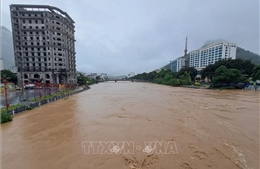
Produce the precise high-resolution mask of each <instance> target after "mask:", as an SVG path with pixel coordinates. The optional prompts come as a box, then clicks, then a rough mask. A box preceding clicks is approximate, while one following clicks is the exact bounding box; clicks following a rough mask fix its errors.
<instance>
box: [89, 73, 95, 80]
mask: <svg viewBox="0 0 260 169" xmlns="http://www.w3.org/2000/svg"><path fill="white" fill-rule="evenodd" d="M87 76H88V77H89V78H90V79H95V80H96V78H97V73H91V74H89V75H87Z"/></svg>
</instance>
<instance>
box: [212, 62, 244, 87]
mask: <svg viewBox="0 0 260 169" xmlns="http://www.w3.org/2000/svg"><path fill="white" fill-rule="evenodd" d="M246 81H247V79H246V78H245V77H243V76H242V74H241V71H240V70H238V69H232V68H231V69H228V68H227V67H226V66H220V67H219V68H217V70H216V71H215V75H214V76H213V80H212V82H213V84H214V85H217V84H228V85H229V84H237V83H240V82H241V83H242V82H246Z"/></svg>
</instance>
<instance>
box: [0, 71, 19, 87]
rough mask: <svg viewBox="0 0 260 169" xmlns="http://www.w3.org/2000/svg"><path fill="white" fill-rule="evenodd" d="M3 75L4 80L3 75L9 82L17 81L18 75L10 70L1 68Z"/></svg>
mask: <svg viewBox="0 0 260 169" xmlns="http://www.w3.org/2000/svg"><path fill="white" fill-rule="evenodd" d="M1 77H2V80H3V77H6V78H7V81H8V82H13V83H15V84H16V83H17V75H16V74H15V73H13V72H12V71H10V70H6V69H5V70H1Z"/></svg>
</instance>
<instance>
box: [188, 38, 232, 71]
mask: <svg viewBox="0 0 260 169" xmlns="http://www.w3.org/2000/svg"><path fill="white" fill-rule="evenodd" d="M236 49H237V46H236V44H235V43H226V42H221V43H217V44H211V45H208V46H205V47H202V48H200V49H197V50H194V51H191V52H190V60H189V67H194V68H196V69H197V70H202V69H203V68H205V67H207V66H208V65H210V64H214V63H215V62H217V61H219V60H223V59H236Z"/></svg>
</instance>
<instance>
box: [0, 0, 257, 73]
mask: <svg viewBox="0 0 260 169" xmlns="http://www.w3.org/2000/svg"><path fill="white" fill-rule="evenodd" d="M1 2H2V3H1V25H3V26H5V27H7V28H8V29H10V30H11V23H10V12H9V5H10V4H41V5H51V6H56V7H58V8H60V9H61V10H63V11H65V12H67V13H68V14H69V15H70V16H71V17H72V18H73V19H74V21H75V26H76V28H75V30H76V32H75V35H76V52H77V54H76V60H77V70H79V71H83V72H86V73H93V72H96V73H108V74H109V75H123V74H128V73H130V72H135V73H142V72H150V71H152V70H154V69H157V68H161V67H162V66H164V65H166V64H168V63H169V62H170V60H174V59H176V58H177V57H180V56H182V55H183V53H184V46H185V38H186V36H187V37H188V52H189V51H192V50H196V49H198V48H200V47H201V46H202V45H203V44H204V42H205V41H207V40H217V39H225V40H227V41H230V42H234V43H236V44H237V45H238V46H240V47H242V48H244V49H246V50H250V51H252V52H254V53H257V54H259V7H260V6H259V0H248V1H245V0H1Z"/></svg>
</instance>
